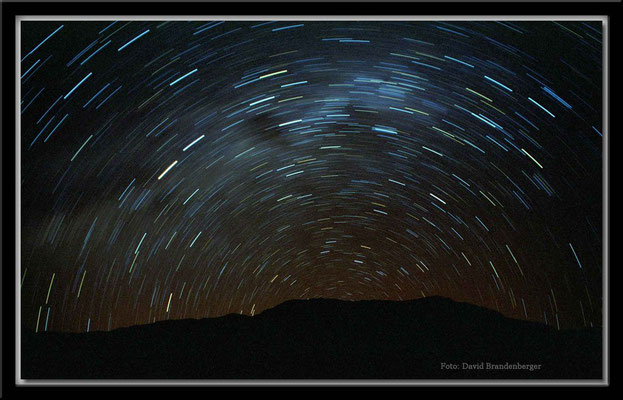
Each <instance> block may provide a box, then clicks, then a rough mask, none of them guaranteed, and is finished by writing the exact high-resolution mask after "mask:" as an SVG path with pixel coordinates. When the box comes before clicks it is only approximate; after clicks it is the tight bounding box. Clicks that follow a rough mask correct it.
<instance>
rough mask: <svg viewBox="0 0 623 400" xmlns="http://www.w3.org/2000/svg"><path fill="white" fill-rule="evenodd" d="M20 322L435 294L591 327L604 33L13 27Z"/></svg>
mask: <svg viewBox="0 0 623 400" xmlns="http://www.w3.org/2000/svg"><path fill="white" fill-rule="evenodd" d="M21 54H23V56H22V58H21V70H20V72H19V76H20V77H21V79H20V82H21V94H22V99H21V123H20V124H21V132H20V143H21V181H20V184H21V213H22V214H21V232H22V236H21V266H20V282H21V283H20V284H21V312H22V314H21V315H22V322H23V324H24V325H26V326H28V327H32V329H35V330H37V331H42V330H49V331H75V332H85V331H96V330H111V329H115V328H119V327H123V326H130V325H136V324H147V323H152V322H154V321H160V320H166V319H181V318H204V317H214V316H220V315H225V314H228V313H242V314H247V315H254V314H257V313H259V312H261V311H263V310H265V309H267V308H270V307H273V306H275V305H277V304H279V303H281V302H283V301H286V300H289V299H301V298H314V297H326V298H339V299H345V300H361V299H383V300H407V299H416V298H421V297H427V296H431V295H441V296H446V297H450V298H452V299H455V300H458V301H465V302H469V303H473V304H478V305H482V306H485V307H488V308H491V309H494V310H498V311H500V312H501V313H503V314H504V315H507V316H510V317H513V318H520V319H528V320H533V321H540V322H543V323H547V324H548V325H552V326H554V327H557V328H559V329H563V328H578V327H585V326H596V325H600V324H601V311H602V310H601V297H602V292H601V280H602V251H601V246H602V235H601V229H602V221H601V215H602V214H601V213H602V208H601V207H602V206H601V203H602V195H601V193H602V190H601V188H602V140H603V138H602V132H603V129H604V127H603V121H602V100H601V99H602V72H603V71H602V29H601V25H600V23H599V22H581V21H574V22H570V21H563V22H546V21H540V22H536V21H535V22H529V21H522V22H519V21H503V22H502V21H500V22H495V21H480V22H478V21H474V22H461V21H451V22H443V21H436V22H423V21H422V22H417V21H411V22H409V21H391V22H390V21H385V22H375V21H357V22H355V21H300V22H299V21H275V22H269V21H247V22H243V21H83V22H80V21H68V22H63V23H59V22H53V21H36V22H35V21H33V22H23V23H22V24H21Z"/></svg>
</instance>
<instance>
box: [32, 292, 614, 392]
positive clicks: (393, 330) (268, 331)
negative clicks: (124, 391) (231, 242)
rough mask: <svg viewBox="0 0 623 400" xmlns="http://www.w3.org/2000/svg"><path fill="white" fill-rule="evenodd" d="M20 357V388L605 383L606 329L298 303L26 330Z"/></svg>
mask: <svg viewBox="0 0 623 400" xmlns="http://www.w3.org/2000/svg"><path fill="white" fill-rule="evenodd" d="M21 352H22V353H21V366H22V367H21V368H22V379H279V380H282V379H323V380H325V379H409V380H411V379H601V378H602V339H601V328H590V329H582V330H568V331H559V330H557V329H555V328H551V327H549V326H546V325H543V324H540V323H536V322H528V321H521V320H515V319H510V318H507V317H504V316H503V315H502V314H500V313H498V312H495V311H492V310H489V309H485V308H482V307H479V306H475V305H471V304H468V303H458V302H455V301H453V300H450V299H447V298H443V297H428V298H423V299H419V300H410V301H376V300H369V301H368V300H366V301H341V300H331V299H310V300H291V301H287V302H285V303H282V304H280V305H278V306H276V307H274V308H272V309H268V310H265V311H264V312H262V313H261V314H258V315H256V316H254V317H250V316H243V315H238V314H230V315H226V316H223V317H218V318H206V319H201V320H194V319H185V320H169V321H161V322H156V323H153V324H149V325H140V326H133V327H129V328H120V329H116V330H113V331H110V332H90V333H57V332H40V333H36V334H35V333H34V332H33V331H32V330H28V329H26V328H23V329H22V341H21ZM488 363H489V364H488ZM468 365H471V366H472V367H471V368H468ZM530 365H533V367H532V370H530ZM535 365H539V366H538V367H535ZM494 367H497V368H495V369H494ZM519 367H521V368H519Z"/></svg>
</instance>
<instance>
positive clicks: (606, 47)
mask: <svg viewBox="0 0 623 400" xmlns="http://www.w3.org/2000/svg"><path fill="white" fill-rule="evenodd" d="M110 20H119V21H189V20H192V21H214V20H223V21H265V20H278V21H293V20H296V21H315V20H325V21H438V20H445V21H601V23H602V27H603V33H602V37H603V44H602V46H603V50H602V51H603V53H602V65H603V72H602V93H603V103H602V121H603V123H602V130H603V132H602V133H603V139H602V157H603V159H602V171H603V181H602V207H603V211H602V217H603V221H602V260H603V266H604V268H603V276H602V289H603V292H602V297H603V304H602V305H603V307H602V321H603V322H602V340H603V342H602V343H603V345H602V362H603V364H602V366H603V377H602V380H569V381H564V380H520V379H517V380H514V379H513V380H506V379H500V380H486V379H482V380H471V379H470V380H450V379H449V380H426V379H422V380H174V381H172V380H134V381H131V380H88V379H87V380H75V379H74V380H60V379H59V380H49V379H40V380H25V379H22V378H21V373H20V371H21V359H20V353H21V346H20V345H21V341H20V340H19V339H20V338H21V324H20V317H21V314H20V312H21V308H20V301H18V299H16V302H15V303H16V304H15V384H16V386H258V385H259V386H275V385H280V386H307V385H322V386H327V385H330V386H378V385H383V386H390V385H400V386H404V385H408V386H445V385H448V386H484V385H488V386H516V385H524V386H609V384H610V370H609V367H610V359H609V351H608V350H609V344H610V343H609V335H608V334H609V322H610V321H609V319H608V317H609V315H610V314H609V312H608V311H609V303H608V299H609V297H608V295H609V286H608V278H609V269H610V259H609V252H608V247H609V242H608V238H609V235H608V234H609V232H610V224H609V222H610V221H609V220H608V216H609V171H608V165H609V164H608V162H609V156H610V154H609V132H610V120H609V119H608V118H609V114H610V109H609V105H610V93H609V71H608V62H609V55H610V40H609V39H610V32H609V25H608V24H609V18H608V16H602V15H589V16H568V15H566V16H562V15H540V16H504V15H500V16H497V15H496V16H491V15H489V16H474V17H471V18H467V17H465V16H460V15H458V16H457V15H443V16H418V17H416V16H383V17H375V16H369V15H365V16H358V15H352V16H330V15H307V16H295V15H292V16H280V17H278V18H274V17H271V16H270V15H266V16H264V15H261V16H260V15H257V16H256V15H253V16H248V15H241V16H227V15H210V16H169V17H163V16H140V17H139V16H114V15H111V16H106V15H101V16H100V15H98V16H93V15H86V16H79V17H76V16H42V15H32V16H16V18H15V39H16V46H15V49H16V50H15V73H16V77H15V94H16V96H15V102H16V103H15V104H20V98H21V86H20V75H19V71H20V61H19V60H21V46H20V43H21V22H22V21H110ZM19 110H20V107H16V109H15V127H16V132H15V133H16V137H17V140H16V141H15V171H16V175H15V207H16V209H15V226H16V236H15V262H16V265H15V272H16V274H15V293H20V275H21V274H20V265H21V258H20V255H21V254H20V248H21V225H20V216H21V203H20V199H21V190H20V189H21V186H20V184H19V183H20V181H21V169H20V166H21V148H20V140H19V138H20V135H21V125H20V122H21V118H20V115H21V114H20V111H19Z"/></svg>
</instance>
